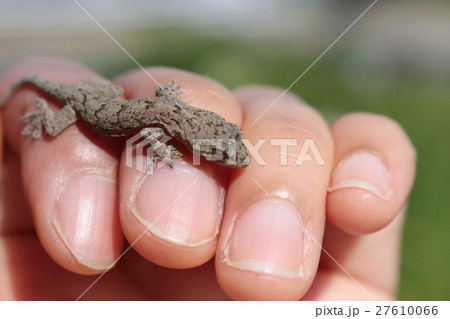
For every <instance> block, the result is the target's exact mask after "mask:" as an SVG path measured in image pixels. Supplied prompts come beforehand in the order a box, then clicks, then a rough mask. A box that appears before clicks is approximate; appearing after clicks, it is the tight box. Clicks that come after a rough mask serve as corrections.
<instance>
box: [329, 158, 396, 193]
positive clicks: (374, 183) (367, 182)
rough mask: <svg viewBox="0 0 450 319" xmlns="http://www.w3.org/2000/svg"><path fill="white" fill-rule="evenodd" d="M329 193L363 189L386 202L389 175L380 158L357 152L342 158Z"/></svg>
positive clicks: (332, 179)
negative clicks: (346, 189)
mask: <svg viewBox="0 0 450 319" xmlns="http://www.w3.org/2000/svg"><path fill="white" fill-rule="evenodd" d="M330 185H331V186H330V188H329V189H328V191H329V192H333V191H335V190H338V189H343V188H360V189H365V190H367V191H369V192H372V193H373V194H375V195H377V196H378V197H380V198H383V199H385V200H388V199H389V197H390V191H389V173H388V170H387V168H386V166H385V165H384V164H383V162H382V161H381V159H380V158H378V157H377V156H375V155H373V154H370V153H367V152H357V153H353V154H351V155H350V156H349V157H346V158H344V159H343V160H342V161H341V162H340V163H339V164H338V166H337V167H336V169H335V171H334V173H333V176H332V178H331V184H330Z"/></svg>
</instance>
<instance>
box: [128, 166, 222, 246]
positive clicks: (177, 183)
mask: <svg viewBox="0 0 450 319" xmlns="http://www.w3.org/2000/svg"><path fill="white" fill-rule="evenodd" d="M211 175H212V174H207V173H205V172H203V171H200V170H198V169H196V168H195V167H193V166H191V165H187V164H183V163H177V165H176V166H175V167H174V168H173V169H168V168H161V169H158V170H156V171H154V174H153V175H152V176H150V175H149V176H147V177H146V179H145V181H144V182H143V183H142V184H141V186H140V189H139V190H138V193H137V195H136V199H135V203H134V207H133V209H132V212H133V213H134V214H135V216H136V217H137V218H138V219H139V220H140V221H141V222H142V223H143V224H144V226H145V227H146V228H148V231H149V232H151V233H152V234H153V235H155V236H156V237H158V238H160V239H162V240H164V241H167V242H170V243H173V244H175V245H178V246H186V247H197V246H200V245H203V244H205V243H207V242H209V241H212V240H214V239H215V237H216V236H217V234H218V231H219V225H220V221H221V218H222V212H223V197H224V191H223V188H221V187H219V185H218V184H217V182H216V181H215V180H214V179H213V178H212V177H211Z"/></svg>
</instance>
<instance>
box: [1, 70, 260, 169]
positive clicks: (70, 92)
mask: <svg viewBox="0 0 450 319" xmlns="http://www.w3.org/2000/svg"><path fill="white" fill-rule="evenodd" d="M26 84H31V85H33V86H35V87H37V88H38V89H40V90H41V91H43V92H44V93H46V94H48V95H50V96H52V97H54V98H56V99H57V100H59V101H60V102H61V103H62V104H63V107H62V109H61V110H60V111H59V112H57V113H56V114H54V113H53V111H52V110H51V109H50V108H49V106H48V104H47V101H46V100H45V99H42V98H38V99H37V101H36V102H37V107H38V110H37V111H34V112H31V113H28V114H25V115H24V116H23V117H22V120H23V121H25V122H30V123H28V124H27V125H26V126H25V128H24V129H23V131H22V135H24V136H26V135H29V134H30V133H32V137H33V138H34V139H38V138H39V137H40V136H41V134H42V128H43V129H44V131H45V133H46V134H47V135H50V136H56V135H58V134H59V133H60V132H61V131H63V130H64V129H65V128H67V127H68V126H70V125H71V124H73V123H75V122H76V121H77V120H78V119H81V120H83V122H84V123H85V124H86V125H87V126H88V127H89V128H90V129H91V130H93V131H94V132H96V133H98V134H102V135H108V136H125V135H130V134H134V133H139V134H140V135H141V136H142V137H143V138H144V139H145V141H146V143H148V145H149V146H150V147H151V148H152V151H153V159H152V161H151V163H150V164H151V165H154V164H155V163H156V162H157V161H158V160H161V161H163V162H164V163H166V164H167V165H168V166H169V167H170V168H173V166H174V165H173V162H172V160H171V158H179V157H181V156H182V154H181V152H179V151H178V150H177V149H176V147H175V146H174V145H173V144H172V145H167V144H166V143H162V142H160V139H161V138H162V137H164V136H170V137H173V138H175V139H176V140H178V141H179V142H181V143H182V144H183V145H185V146H186V147H187V148H188V149H189V150H190V151H192V152H196V153H198V154H199V155H200V156H201V157H203V158H205V159H206V160H208V161H214V162H218V163H220V164H223V165H226V166H230V167H238V168H241V167H246V166H248V165H249V164H250V162H251V157H250V155H249V152H248V150H247V148H246V146H245V145H244V143H243V141H242V131H241V129H240V127H239V126H238V125H236V124H234V123H231V122H227V121H226V120H225V119H224V118H223V117H222V116H220V115H219V114H217V113H214V112H211V111H207V110H203V109H200V108H197V107H194V106H192V105H189V104H188V103H186V102H184V101H183V100H181V99H179V97H180V96H181V95H182V93H183V92H182V90H181V86H180V85H176V83H175V82H174V81H171V82H170V83H169V85H168V86H167V87H165V86H161V85H160V86H159V87H158V89H157V90H156V94H155V96H154V97H144V98H136V99H132V100H119V99H117V98H118V97H120V96H121V95H122V94H123V88H122V87H120V86H118V85H115V84H113V83H111V82H104V83H100V82H89V83H85V84H72V85H65V84H61V83H58V82H56V81H52V80H50V79H47V78H45V77H43V76H40V75H28V76H25V77H24V78H22V79H21V80H20V81H18V82H16V83H15V84H13V85H12V86H11V87H10V88H9V89H8V90H7V91H6V92H5V93H4V95H3V96H2V97H1V98H0V107H1V106H3V105H4V103H5V102H6V101H7V99H8V98H9V97H10V96H11V94H13V92H15V91H16V90H17V89H18V88H20V87H21V86H23V85H26Z"/></svg>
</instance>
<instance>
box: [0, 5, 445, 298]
mask: <svg viewBox="0 0 450 319" xmlns="http://www.w3.org/2000/svg"><path fill="white" fill-rule="evenodd" d="M78 2H79V3H80V4H81V5H82V6H83V7H84V8H85V9H86V10H87V11H88V12H89V13H90V14H91V15H92V16H93V17H94V18H95V19H96V20H97V21H98V22H99V23H100V24H101V25H102V26H103V27H104V28H105V29H106V30H107V31H108V32H109V33H110V34H111V35H112V36H113V37H114V38H115V39H116V40H117V41H118V42H119V43H120V44H121V45H122V46H123V47H124V48H125V49H126V50H127V51H128V52H129V53H130V54H131V55H132V56H133V57H134V58H135V59H136V60H137V61H138V62H139V63H140V64H142V65H144V66H147V65H166V66H173V67H178V68H182V69H187V70H190V71H193V72H197V73H200V74H203V75H206V76H209V77H212V78H214V79H216V80H218V81H219V82H222V83H223V84H224V85H225V86H227V87H228V88H230V89H234V88H236V87H238V86H240V85H244V84H250V83H259V84H267V85H276V86H279V87H282V88H287V87H288V86H289V85H290V84H291V83H292V82H293V81H294V80H295V79H296V78H297V77H298V76H299V75H300V74H301V73H303V72H304V71H305V69H307V68H308V67H309V66H310V65H311V63H312V62H313V61H314V60H315V59H316V58H317V57H318V56H319V55H320V54H322V53H323V52H324V50H325V49H326V48H327V47H329V46H330V45H331V44H332V43H333V42H334V41H335V40H336V39H337V38H338V37H339V36H340V35H341V34H342V32H344V30H345V29H347V27H348V26H349V25H351V24H352V23H353V22H354V21H355V19H356V18H358V16H360V14H361V13H362V12H363V11H364V10H366V9H367V8H368V7H369V6H370V5H371V4H372V3H373V0H370V1H366V0H360V1H356V0H355V1H351V0H345V1H344V0H334V1H333V0H298V1H294V0H291V1H276V0H259V1H258V0H247V1H238V0H231V1H219V0H218V1H200V0H191V1H189V2H187V1H182V0H166V1H145V0H129V1H118V0H91V1H87V0H78ZM449 17H450V3H449V1H437V0H436V1H419V0H417V1H414V0H397V1H386V0H380V1H378V2H377V3H376V4H375V5H374V6H373V7H372V8H371V9H370V10H369V11H368V12H367V14H366V15H364V16H363V17H362V18H361V20H360V21H358V23H356V24H355V25H354V27H353V28H351V29H350V30H349V31H348V33H346V34H345V35H344V36H343V37H342V38H341V39H340V40H339V41H338V42H337V43H336V44H335V45H334V46H333V47H332V48H331V49H330V50H329V51H328V52H327V53H326V54H325V55H324V56H323V57H322V58H321V59H320V60H319V61H318V62H317V63H316V64H315V65H314V66H313V67H312V68H311V69H310V70H309V71H308V72H307V73H306V74H305V75H304V76H303V77H302V78H301V79H300V80H299V81H298V82H297V83H296V84H295V85H294V86H293V87H292V88H291V91H292V92H293V93H296V94H298V95H300V96H301V97H302V98H303V99H304V100H306V101H307V102H308V103H309V104H311V105H313V106H315V107H316V108H317V109H318V110H320V111H321V112H322V113H323V114H324V116H325V117H326V118H327V120H328V121H330V122H332V121H333V120H334V119H336V118H337V117H338V116H340V115H342V114H344V113H346V112H352V111H368V112H374V113H380V114H384V115H387V116H389V117H392V118H393V119H395V120H396V121H398V122H399V123H400V124H401V125H402V126H403V127H404V129H405V130H406V131H407V133H408V134H409V136H410V137H411V139H412V141H413V144H414V145H415V147H416V148H417V150H418V169H417V178H416V183H415V186H414V189H413V191H412V195H411V198H410V202H409V210H408V215H407V219H406V225H405V232H404V238H403V249H402V263H401V281H400V285H399V290H398V298H399V299H401V300H419V299H420V300H432V299H436V300H449V299H450V247H449V246H450V209H449V206H450V168H449V163H450V18H449ZM35 55H53V56H60V57H66V58H68V59H74V60H78V61H81V62H84V63H86V64H87V65H89V66H90V67H91V68H93V69H95V70H96V71H97V72H99V73H100V74H102V75H104V76H105V77H108V78H111V77H114V76H115V75H117V74H119V73H121V72H124V71H127V70H129V69H133V68H136V67H137V66H136V64H135V63H134V62H133V61H132V60H131V59H130V58H129V57H128V56H127V55H126V54H125V53H124V52H123V51H122V50H121V49H120V48H119V47H118V45H117V44H116V43H114V41H112V40H111V39H110V38H109V37H108V36H107V35H106V34H105V33H104V32H103V31H102V30H101V28H100V27H99V26H98V25H96V24H95V23H94V22H93V21H92V20H91V19H90V18H89V17H88V15H87V14H86V13H85V12H84V11H83V10H82V9H81V8H80V7H79V6H78V5H77V3H76V2H75V1H73V0H67V1H60V0H47V1H43V0H42V1H33V0H16V1H7V0H0V75H1V74H2V73H3V72H5V71H6V70H7V69H9V68H10V67H11V66H12V65H13V64H14V63H16V62H18V61H20V60H21V59H24V58H26V57H29V56H35Z"/></svg>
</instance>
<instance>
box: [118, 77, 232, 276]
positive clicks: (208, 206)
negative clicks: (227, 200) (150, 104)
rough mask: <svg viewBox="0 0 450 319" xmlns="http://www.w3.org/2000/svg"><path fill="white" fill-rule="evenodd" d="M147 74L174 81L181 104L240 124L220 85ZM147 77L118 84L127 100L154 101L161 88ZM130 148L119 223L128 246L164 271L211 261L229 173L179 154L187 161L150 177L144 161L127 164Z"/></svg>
mask: <svg viewBox="0 0 450 319" xmlns="http://www.w3.org/2000/svg"><path fill="white" fill-rule="evenodd" d="M147 72H148V74H151V75H152V76H153V78H154V79H156V81H157V82H158V83H161V84H163V85H165V86H167V84H168V83H169V82H170V81H172V80H175V82H176V83H177V84H178V85H181V90H182V91H183V95H182V96H181V97H180V98H181V99H182V100H184V101H185V102H187V103H189V104H190V105H192V106H196V107H199V108H203V109H207V110H210V111H213V112H217V113H219V114H221V115H222V116H223V117H224V118H225V119H226V120H228V121H230V122H233V123H237V124H239V123H240V121H241V111H240V108H239V106H238V104H237V102H236V101H235V100H234V98H233V96H232V95H231V94H230V93H229V92H228V91H227V90H226V89H225V88H224V87H223V86H221V85H219V84H217V83H216V82H214V81H212V80H210V79H207V78H204V77H201V76H198V75H195V74H192V73H188V72H183V71H180V70H176V69H169V68H150V69H148V70H147ZM148 74H147V73H145V72H143V71H135V72H132V73H130V74H127V75H125V76H123V77H121V78H120V79H118V80H117V83H119V84H120V85H121V86H122V87H124V89H125V94H126V96H127V98H136V97H149V96H154V95H155V91H156V89H157V87H158V84H157V83H156V82H155V81H153V80H152V79H151V78H149V76H148ZM181 116H189V114H184V113H183V114H182V115H181ZM174 120H176V118H174ZM137 137H138V138H139V136H137ZM211 138H214V136H211ZM128 141H133V137H132V138H131V139H130V140H128ZM136 143H139V142H136ZM144 143H145V142H144ZM131 146H132V145H131ZM131 146H130V145H129V146H127V147H126V148H125V150H124V153H123V154H122V161H121V168H120V188H121V189H120V194H121V200H120V203H121V210H120V214H121V215H120V217H121V224H122V227H123V230H124V233H125V235H126V237H127V239H128V242H130V244H132V245H133V248H134V249H135V250H136V251H138V252H139V254H141V255H142V256H144V257H145V258H147V259H148V260H150V261H152V262H154V263H156V264H158V265H161V266H165V267H171V268H190V267H195V266H198V265H201V264H203V263H205V262H206V261H208V260H209V259H211V258H212V257H213V256H214V253H215V249H216V244H217V234H218V232H219V227H220V223H221V219H222V212H223V204H224V196H225V189H226V186H227V176H228V168H226V167H223V166H221V165H218V164H214V163H212V162H206V161H202V163H201V165H200V166H198V165H192V159H191V157H192V153H191V152H190V151H188V150H186V149H181V148H180V149H181V150H182V153H183V154H184V156H183V157H182V158H181V159H176V160H174V168H173V169H169V168H167V167H166V166H165V167H162V168H155V169H154V170H153V172H152V174H151V175H150V174H147V170H146V167H145V161H144V166H142V164H141V165H138V164H137V163H138V162H137V160H138V159H139V157H138V158H133V159H131V161H130V162H129V163H128V164H127V148H130V149H131ZM136 147H137V146H136ZM141 159H142V158H141ZM142 167H144V170H142ZM140 169H141V170H140Z"/></svg>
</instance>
